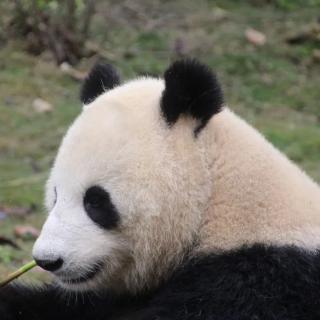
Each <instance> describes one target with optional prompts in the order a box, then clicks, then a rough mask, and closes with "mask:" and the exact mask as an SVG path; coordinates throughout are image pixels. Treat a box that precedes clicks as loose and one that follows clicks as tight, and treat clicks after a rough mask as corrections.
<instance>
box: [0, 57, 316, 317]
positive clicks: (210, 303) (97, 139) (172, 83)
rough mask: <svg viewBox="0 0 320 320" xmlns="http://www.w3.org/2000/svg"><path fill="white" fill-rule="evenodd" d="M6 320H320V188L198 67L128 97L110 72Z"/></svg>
mask: <svg viewBox="0 0 320 320" xmlns="http://www.w3.org/2000/svg"><path fill="white" fill-rule="evenodd" d="M81 98H82V101H83V103H84V107H83V111H82V113H81V114H80V116H79V117H78V118H77V120H76V121H75V122H74V124H73V125H72V126H71V128H70V129H69V131H68V133H67V134H66V136H65V137H64V139H63V142H62V144H61V147H60V149H59V152H58V155H57V158H56V161H55V163H54V166H53V168H52V170H51V174H50V178H49V181H48V184H47V196H46V205H47V208H48V212H49V214H48V218H47V221H46V223H45V224H44V226H43V229H42V232H41V235H40V237H39V238H38V240H37V242H36V244H35V246H34V250H33V255H34V258H35V259H36V261H37V262H38V264H39V265H40V266H42V267H43V268H44V269H47V270H49V271H51V272H52V273H53V274H54V275H55V279H56V281H55V282H54V283H53V284H49V285H46V286H44V287H42V288H30V287H25V286H22V285H10V286H7V287H5V288H3V289H1V290H0V314H1V319H6V320H8V319H10V320H12V319H22V320H31V319H32V320H36V319H55V320H56V319H59V320H63V319H78V320H87V319H106V320H109V319H159V320H169V319H171V320H178V319H179V320H187V319H199V320H200V319H201V320H202V319H215V320H216V319H219V320H220V319H228V320H230V319H231V320H232V319H267V320H268V319H278V320H284V319H291V320H292V319H319V318H320V253H319V251H318V248H319V247H320V188H319V186H318V185H317V184H316V183H315V182H313V181H312V180H311V179H310V178H309V177H307V176H306V175H305V174H304V173H303V172H302V171H301V170H300V169H298V168H297V167H296V166H295V165H294V164H293V163H291V162H290V161H289V160H288V159H287V158H286V157H285V156H283V155H282V154H281V153H280V152H279V151H277V150H276V149H275V148H274V147H273V146H272V145H271V144H269V143H268V142H267V141H266V140H265V139H264V138H263V137H262V135H260V134H259V133H258V132H257V131H256V130H255V129H253V128H252V127H251V126H249V125H248V124H247V123H246V122H245V121H243V120H242V119H241V118H239V117H238V116H237V115H235V114H234V113H233V112H232V111H230V110H229V109H228V107H227V106H226V105H225V104H224V102H223V97H222V92H221V89H220V86H219V84H218V82H217V79H216V77H215V75H214V74H213V73H212V72H211V71H210V70H209V69H208V68H207V67H206V66H204V65H202V64H200V63H198V62H196V61H194V60H183V61H178V62H176V63H174V64H173V65H171V66H170V67H169V68H168V69H167V71H166V72H165V74H164V80H163V79H154V78H138V79H136V80H133V81H130V82H127V83H125V84H122V85H120V81H119V78H118V75H117V73H116V72H115V70H114V69H113V67H111V66H109V65H107V66H105V65H97V66H95V67H94V68H93V70H92V71H91V73H90V75H89V76H88V78H87V79H86V81H85V83H84V86H83V89H82V95H81Z"/></svg>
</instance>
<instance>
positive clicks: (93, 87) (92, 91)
mask: <svg viewBox="0 0 320 320" xmlns="http://www.w3.org/2000/svg"><path fill="white" fill-rule="evenodd" d="M119 84H120V77H119V75H118V73H117V71H116V69H115V68H114V67H113V66H112V65H110V64H102V63H97V64H96V65H95V66H94V67H93V68H92V69H91V71H90V72H89V74H88V76H87V77H86V79H85V80H84V83H83V86H82V89H81V94H80V99H81V101H82V103H83V104H89V103H90V102H92V101H94V100H95V99H96V98H97V97H98V96H99V95H101V94H102V93H103V92H105V91H107V90H110V89H112V88H114V87H116V86H117V85H119Z"/></svg>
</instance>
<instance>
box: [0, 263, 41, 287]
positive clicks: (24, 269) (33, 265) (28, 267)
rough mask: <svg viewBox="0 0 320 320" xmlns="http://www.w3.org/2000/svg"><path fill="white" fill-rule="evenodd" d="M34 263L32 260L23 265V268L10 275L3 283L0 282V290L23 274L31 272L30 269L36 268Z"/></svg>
mask: <svg viewBox="0 0 320 320" xmlns="http://www.w3.org/2000/svg"><path fill="white" fill-rule="evenodd" d="M36 265H37V264H36V262H35V261H34V260H33V261H31V262H29V263H27V264H25V265H24V266H22V267H21V268H20V269H18V270H17V271H15V272H12V273H10V274H9V275H8V276H7V277H6V278H5V279H4V280H3V281H0V288H1V287H3V286H5V285H6V284H8V283H9V282H11V281H12V280H14V279H16V278H18V277H20V276H21V275H23V274H24V273H26V272H27V271H29V270H31V269H32V268H34V267H35V266H36Z"/></svg>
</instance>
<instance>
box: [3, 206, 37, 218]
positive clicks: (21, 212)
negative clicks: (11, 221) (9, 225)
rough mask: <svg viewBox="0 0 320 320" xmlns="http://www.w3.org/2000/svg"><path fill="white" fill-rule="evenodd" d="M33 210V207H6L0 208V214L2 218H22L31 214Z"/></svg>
mask: <svg viewBox="0 0 320 320" xmlns="http://www.w3.org/2000/svg"><path fill="white" fill-rule="evenodd" d="M34 209H35V208H33V206H30V207H8V206H0V212H1V215H2V216H10V215H12V216H16V217H24V216H26V215H28V214H29V213H31V212H32V211H33V210H34Z"/></svg>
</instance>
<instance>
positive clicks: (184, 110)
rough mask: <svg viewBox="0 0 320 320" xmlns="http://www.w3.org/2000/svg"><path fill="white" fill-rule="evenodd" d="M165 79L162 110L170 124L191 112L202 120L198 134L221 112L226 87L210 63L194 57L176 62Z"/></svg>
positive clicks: (194, 116)
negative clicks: (223, 89) (209, 65)
mask: <svg viewBox="0 0 320 320" xmlns="http://www.w3.org/2000/svg"><path fill="white" fill-rule="evenodd" d="M164 80H165V89H164V91H163V94H162V99H161V109H162V113H163V115H164V117H165V119H166V121H167V122H168V124H169V125H172V124H174V123H175V122H176V121H177V120H178V118H179V116H180V115H182V114H185V115H190V116H191V117H193V118H195V119H197V120H198V121H199V125H198V126H197V128H196V129H195V133H196V134H197V133H198V132H199V131H200V130H201V129H202V128H203V127H204V126H205V125H206V124H207V122H208V121H209V120H210V118H211V117H212V116H213V115H214V114H216V113H218V112H219V111H221V109H222V105H223V93H222V89H221V87H220V85H219V82H218V80H217V78H216V76H215V74H214V73H213V72H212V71H211V70H210V69H209V67H207V66H206V65H204V64H201V63H200V62H198V61H196V60H193V59H186V60H180V61H176V62H174V63H173V64H172V65H171V66H170V67H169V68H168V69H167V70H166V71H165V73H164Z"/></svg>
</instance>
